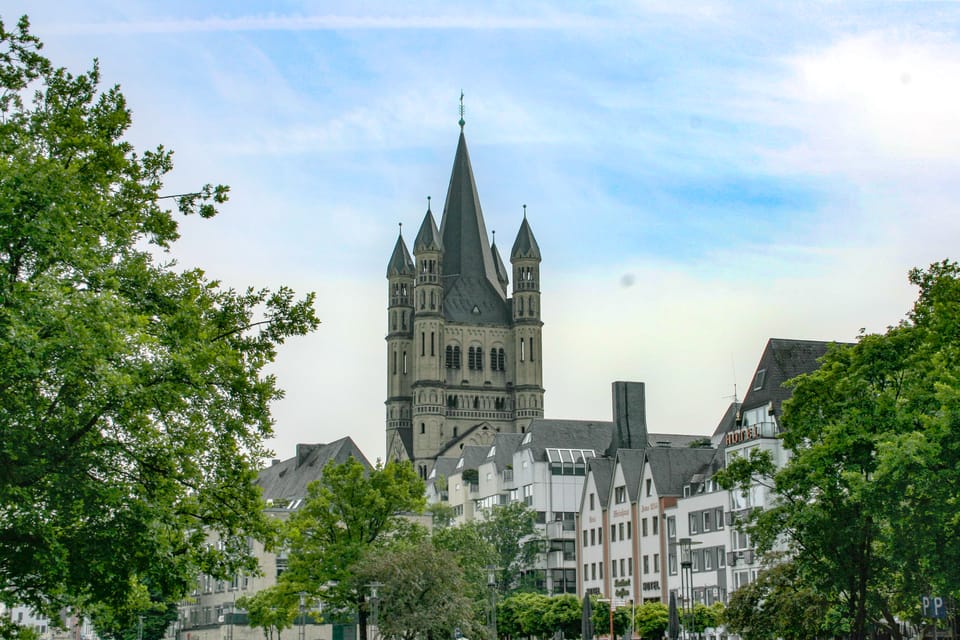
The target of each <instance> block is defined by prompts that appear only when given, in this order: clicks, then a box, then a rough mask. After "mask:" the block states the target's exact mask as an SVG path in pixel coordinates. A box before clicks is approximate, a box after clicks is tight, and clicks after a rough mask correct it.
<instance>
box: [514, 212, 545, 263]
mask: <svg viewBox="0 0 960 640" xmlns="http://www.w3.org/2000/svg"><path fill="white" fill-rule="evenodd" d="M523 258H532V259H534V260H540V246H539V245H538V244H537V239H536V238H534V237H533V230H532V229H531V228H530V223H529V222H527V215H526V213H524V215H523V222H521V223H520V230H519V231H517V239H516V240H514V241H513V249H512V250H511V251H510V260H511V261H512V260H521V259H523Z"/></svg>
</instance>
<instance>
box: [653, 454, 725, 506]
mask: <svg viewBox="0 0 960 640" xmlns="http://www.w3.org/2000/svg"><path fill="white" fill-rule="evenodd" d="M715 453H716V449H713V448H709V449H707V448H703V449H701V448H693V449H691V448H690V447H676V448H670V447H654V448H652V449H647V450H646V461H647V464H648V465H650V475H651V477H652V478H653V484H654V485H655V486H656V487H657V495H659V496H661V497H663V496H681V495H683V486H684V485H685V484H687V483H688V482H689V481H690V478H691V477H692V476H693V475H694V474H695V473H698V472H700V471H702V470H703V469H704V468H707V467H709V465H710V463H711V461H712V459H713V456H714V454H715Z"/></svg>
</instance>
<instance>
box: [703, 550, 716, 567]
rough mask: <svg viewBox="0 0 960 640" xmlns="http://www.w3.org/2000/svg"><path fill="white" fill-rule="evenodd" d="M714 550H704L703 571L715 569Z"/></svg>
mask: <svg viewBox="0 0 960 640" xmlns="http://www.w3.org/2000/svg"><path fill="white" fill-rule="evenodd" d="M713 554H714V550H713V549H704V550H703V570H704V571H709V570H710V569H713Z"/></svg>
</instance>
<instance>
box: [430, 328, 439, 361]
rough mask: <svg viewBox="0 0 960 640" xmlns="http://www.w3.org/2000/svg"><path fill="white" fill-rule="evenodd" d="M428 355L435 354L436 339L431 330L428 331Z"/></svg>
mask: <svg viewBox="0 0 960 640" xmlns="http://www.w3.org/2000/svg"><path fill="white" fill-rule="evenodd" d="M430 355H431V356H435V355H437V340H436V337H435V334H434V332H433V331H431V332H430Z"/></svg>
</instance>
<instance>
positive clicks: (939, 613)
mask: <svg viewBox="0 0 960 640" xmlns="http://www.w3.org/2000/svg"><path fill="white" fill-rule="evenodd" d="M921 602H922V603H923V617H924V618H938V619H940V620H944V619H946V617H947V605H946V603H945V602H944V601H943V598H942V597H940V596H923V598H921Z"/></svg>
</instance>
